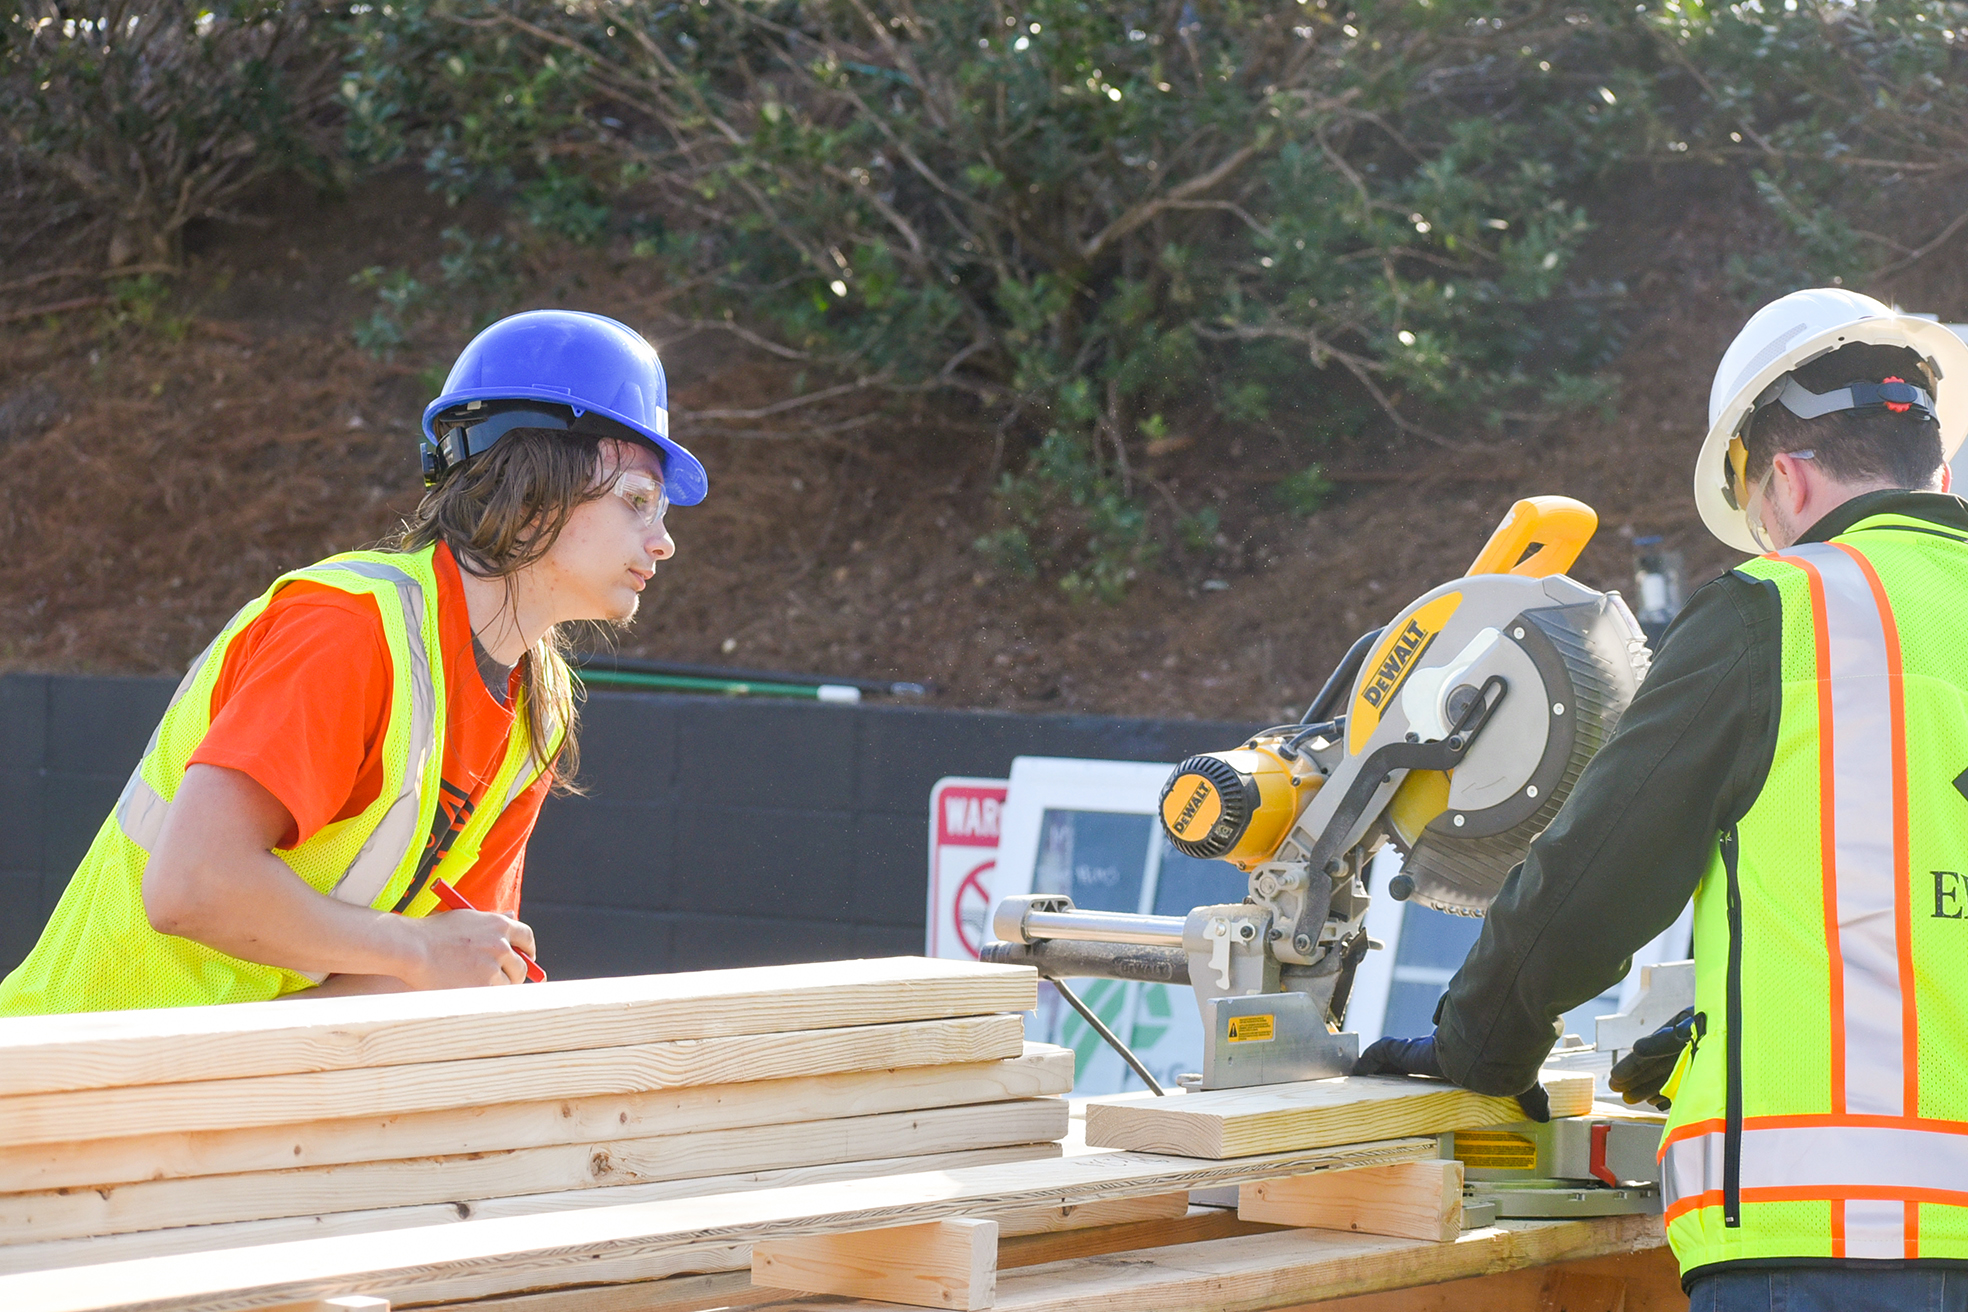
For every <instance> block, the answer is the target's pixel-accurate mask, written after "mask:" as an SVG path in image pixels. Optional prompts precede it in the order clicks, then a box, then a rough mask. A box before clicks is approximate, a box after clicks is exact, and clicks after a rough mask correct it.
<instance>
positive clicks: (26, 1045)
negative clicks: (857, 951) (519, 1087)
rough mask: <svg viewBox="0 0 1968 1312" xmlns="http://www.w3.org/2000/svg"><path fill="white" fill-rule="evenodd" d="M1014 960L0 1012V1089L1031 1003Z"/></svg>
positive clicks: (869, 1020)
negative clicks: (59, 1012) (71, 1011)
mask: <svg viewBox="0 0 1968 1312" xmlns="http://www.w3.org/2000/svg"><path fill="white" fill-rule="evenodd" d="M1037 1005H1038V973H1037V972H1036V971H1034V970H1032V969H1031V968H1030V967H1026V966H991V965H984V964H981V963H978V962H970V961H939V960H932V959H929V958H924V957H888V958H881V959H876V960H868V961H832V962H823V963H818V964H813V965H797V966H757V967H749V968H745V969H740V970H706V971H694V972H687V973H681V974H674V975H635V976H628V977H624V978H615V979H588V980H561V981H554V982H551V983H547V984H529V985H526V986H525V987H523V988H508V989H446V990H439V991H433V992H419V993H397V994H388V995H383V996H376V997H355V998H297V999H290V1000H284V1001H280V1002H248V1003H238V1004H235V1005H233V1006H229V1007H170V1008H162V1009H158V1010H150V1011H105V1012H89V1013H85V1014H81V1015H65V1016H23V1017H13V1018H8V1019H4V1020H0V1095H11V1094H31V1093H55V1092H62V1091H67V1090H75V1089H103V1088H111V1087H115V1086H121V1085H137V1084H163V1083H170V1082H177V1081H187V1080H216V1079H240V1078H245V1077H249V1076H266V1075H286V1074H291V1073H295V1072H301V1071H331V1070H349V1069H355V1068H361V1067H376V1066H410V1065H421V1064H426V1063H430V1062H437V1061H464V1060H469V1059H472V1058H478V1057H502V1056H510V1055H513V1054H516V1053H542V1052H567V1051H572V1050H574V1049H579V1048H610V1047H626V1046H628V1045H631V1044H643V1043H653V1042H658V1041H662V1040H674V1039H710V1038H719V1037H724V1036H730V1035H745V1034H778V1033H784V1032H786V1031H789V1030H809V1029H830V1028H835V1027H840V1026H848V1025H879V1024H889V1023H893V1022H897V1021H916V1020H937V1019H943V1018H947V1017H952V1016H981V1015H988V1014H991V1013H993V1012H1015V1011H1030V1010H1031V1009H1032V1008H1033V1007H1035V1006H1037Z"/></svg>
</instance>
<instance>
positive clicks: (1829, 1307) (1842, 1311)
mask: <svg viewBox="0 0 1968 1312" xmlns="http://www.w3.org/2000/svg"><path fill="white" fill-rule="evenodd" d="M1688 1309H1689V1312H1968V1271H1948V1270H1937V1269H1934V1268H1931V1267H1930V1268H1926V1269H1914V1270H1905V1271H1892V1270H1877V1271H1872V1270H1866V1269H1865V1268H1862V1267H1860V1268H1853V1267H1802V1266H1800V1267H1780V1268H1771V1269H1768V1270H1763V1271H1719V1272H1717V1273H1716V1274H1714V1275H1712V1276H1703V1277H1701V1278H1700V1279H1698V1280H1696V1281H1695V1283H1694V1285H1693V1287H1692V1288H1690V1289H1689V1291H1688Z"/></svg>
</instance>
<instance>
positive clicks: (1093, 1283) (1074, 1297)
mask: <svg viewBox="0 0 1968 1312" xmlns="http://www.w3.org/2000/svg"><path fill="white" fill-rule="evenodd" d="M1665 1243H1666V1237H1665V1235H1664V1234H1663V1233H1662V1230H1661V1219H1660V1217H1659V1216H1607V1217H1594V1218H1592V1219H1590V1220H1578V1221H1512V1222H1507V1223H1505V1224H1504V1225H1502V1226H1498V1227H1493V1228H1489V1229H1484V1230H1472V1231H1470V1232H1468V1233H1467V1234H1465V1235H1463V1236H1462V1237H1461V1238H1460V1239H1457V1240H1456V1241H1455V1242H1454V1243H1449V1244H1437V1243H1431V1242H1429V1241H1428V1240H1417V1239H1392V1238H1382V1237H1378V1236H1374V1235H1349V1234H1336V1233H1333V1232H1331V1231H1325V1230H1289V1231H1272V1232H1270V1233H1266V1234H1260V1235H1246V1236H1242V1237H1239V1238H1234V1239H1215V1240H1206V1241H1204V1242H1201V1243H1195V1244H1184V1245H1182V1246H1181V1247H1179V1248H1162V1249H1136V1250H1134V1251H1131V1252H1125V1253H1113V1254H1110V1255H1107V1256H1104V1257H1088V1258H1079V1259H1075V1260H1073V1261H1069V1262H1054V1263H1049V1264H1047V1265H1045V1266H1033V1267H1025V1268H1023V1269H1021V1270H1017V1271H1011V1270H1000V1271H999V1272H998V1298H997V1302H996V1304H995V1307H996V1308H997V1309H998V1312H1087V1309H1089V1308H1116V1309H1120V1308H1126V1309H1135V1308H1152V1309H1154V1312H1253V1310H1254V1309H1259V1308H1293V1309H1302V1312H1314V1308H1316V1307H1317V1306H1319V1305H1322V1304H1323V1303H1324V1302H1325V1300H1327V1299H1338V1298H1348V1297H1352V1296H1354V1295H1359V1294H1370V1293H1377V1292H1380V1291H1383V1290H1392V1289H1402V1290H1411V1289H1412V1287H1413V1286H1417V1285H1430V1284H1434V1283H1436V1282H1438V1281H1448V1280H1460V1279H1464V1278H1467V1277H1470V1276H1480V1275H1489V1274H1491V1273H1493V1272H1499V1271H1513V1270H1520V1269H1523V1268H1526V1267H1536V1266H1543V1265H1546V1264H1549V1263H1553V1262H1563V1261H1567V1260H1570V1259H1575V1258H1588V1257H1599V1256H1602V1255H1608V1254H1614V1253H1630V1252H1637V1251H1641V1250H1645V1249H1658V1248H1660V1247H1661V1246H1663V1245H1664V1244H1665ZM1413 1292H1414V1293H1417V1294H1425V1292H1426V1291H1421V1290H1413ZM1419 1301H1420V1300H1419V1299H1417V1300H1416V1302H1419ZM1307 1303H1310V1304H1313V1305H1314V1308H1304V1307H1303V1305H1304V1304H1307ZM1428 1305H1429V1306H1431V1307H1432V1306H1436V1304H1434V1303H1433V1302H1430V1303H1429V1304H1428ZM1395 1306H1398V1307H1402V1308H1406V1307H1408V1306H1411V1304H1409V1303H1408V1302H1407V1301H1406V1300H1405V1299H1404V1300H1402V1301H1400V1302H1398V1303H1393V1304H1391V1305H1390V1309H1389V1312H1391V1308H1392V1307H1395ZM1445 1306H1448V1307H1452V1308H1456V1309H1463V1308H1465V1307H1467V1306H1468V1305H1466V1304H1463V1303H1448V1304H1445ZM1497 1306H1509V1307H1511V1308H1512V1309H1513V1310H1514V1309H1523V1312H1530V1309H1532V1308H1535V1307H1538V1306H1539V1305H1538V1304H1537V1303H1512V1304H1507V1305H1497ZM1588 1306H1589V1305H1588ZM1679 1306H1680V1307H1682V1308H1684V1309H1685V1308H1686V1307H1687V1303H1686V1301H1685V1299H1684V1300H1683V1301H1682V1302H1681V1303H1680V1304H1679ZM749 1307H750V1308H752V1309H753V1312H794V1310H795V1309H798V1312H816V1310H815V1309H814V1308H813V1307H812V1305H810V1304H809V1305H807V1306H806V1307H803V1308H802V1307H801V1305H800V1304H798V1303H797V1302H793V1301H791V1300H787V1301H783V1302H778V1303H757V1304H751V1305H749ZM826 1307H827V1312H881V1308H880V1305H879V1304H875V1303H867V1302H860V1301H855V1302H840V1301H835V1302H831V1303H829V1304H827V1305H826Z"/></svg>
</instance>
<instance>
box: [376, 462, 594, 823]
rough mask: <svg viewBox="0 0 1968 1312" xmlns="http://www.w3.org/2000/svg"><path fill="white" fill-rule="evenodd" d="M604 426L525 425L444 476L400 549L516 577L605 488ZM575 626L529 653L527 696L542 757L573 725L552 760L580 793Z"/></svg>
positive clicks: (547, 636) (402, 536)
mask: <svg viewBox="0 0 1968 1312" xmlns="http://www.w3.org/2000/svg"><path fill="white" fill-rule="evenodd" d="M605 440H606V439H605V438H604V437H602V436H601V435H599V434H595V433H580V432H567V431H556V430H553V429H546V428H515V429H513V430H512V431H511V432H509V433H507V434H506V435H505V436H504V437H501V438H500V439H499V441H498V443H497V444H496V445H494V446H493V447H492V448H491V449H490V450H489V451H486V452H484V453H482V454H480V455H478V456H476V457H474V458H473V459H471V460H470V461H468V462H466V463H465V464H464V465H462V466H458V467H454V468H452V469H450V470H448V471H446V473H445V474H444V475H443V477H442V478H441V479H440V480H439V482H438V484H437V486H436V487H433V488H432V489H431V490H430V491H429V492H427V493H425V494H424V499H423V500H422V501H421V502H419V503H418V505H417V509H416V511H415V512H414V513H413V514H412V515H411V516H410V518H409V519H408V520H406V521H405V522H404V525H403V529H402V531H401V532H400V533H399V534H397V536H396V539H395V541H394V542H392V543H391V544H390V549H391V550H395V551H421V550H423V549H424V548H425V547H428V546H431V545H433V544H434V543H438V542H442V543H444V544H445V545H446V546H447V547H449V548H450V549H451V554H452V556H453V557H454V558H455V559H456V560H457V562H458V568H459V569H462V570H468V571H470V572H471V573H472V574H474V575H476V576H477V577H479V578H482V579H505V580H508V581H510V580H511V579H512V577H513V576H514V575H516V574H518V573H519V572H520V571H521V570H523V569H525V568H526V567H527V566H529V565H532V564H534V563H536V562H538V561H539V560H540V559H541V557H543V556H545V555H546V554H547V552H549V551H550V550H552V549H553V544H554V542H555V540H556V539H558V538H559V537H560V535H561V533H562V531H564V530H565V529H566V527H567V521H568V520H569V519H570V518H572V516H573V514H574V512H575V510H577V509H578V508H580V507H581V506H582V505H584V504H586V503H587V502H589V501H593V500H595V499H597V498H598V497H601V496H602V495H604V494H605V493H606V491H607V484H606V482H605V481H604V479H603V474H604V472H605V471H603V470H602V468H601V465H602V460H603V450H602V442H603V441H605ZM565 627H566V626H565V625H560V624H556V625H554V626H553V627H551V628H549V629H548V630H547V631H546V632H545V633H544V634H542V635H541V636H540V640H539V641H538V642H536V643H534V644H533V646H532V647H531V648H530V649H529V650H528V651H527V653H526V655H525V656H524V657H522V658H521V669H520V696H521V697H522V698H523V699H524V700H525V703H526V711H527V716H526V718H527V723H528V727H529V730H530V732H531V734H532V747H533V754H534V756H535V757H537V758H538V759H540V760H542V761H546V760H548V759H549V758H548V751H549V750H550V748H551V746H552V726H553V725H554V724H555V723H559V724H563V725H565V726H566V727H567V734H566V737H565V738H564V739H563V740H562V741H561V747H560V753H559V755H558V756H557V757H555V758H554V759H553V760H552V762H551V764H552V765H553V771H554V782H553V788H554V791H556V792H576V791H578V789H577V787H576V786H575V782H574V779H575V775H576V774H577V773H578V772H579V770H580V761H581V753H580V747H579V745H578V743H577V741H576V735H575V728H576V725H577V722H578V719H579V716H578V712H577V709H576V705H575V694H576V689H577V686H578V685H577V684H576V681H575V679H574V673H573V671H572V670H571V669H570V668H569V667H568V664H567V651H568V639H567V635H566V634H565V633H564V632H562V630H563V629H564V628H565Z"/></svg>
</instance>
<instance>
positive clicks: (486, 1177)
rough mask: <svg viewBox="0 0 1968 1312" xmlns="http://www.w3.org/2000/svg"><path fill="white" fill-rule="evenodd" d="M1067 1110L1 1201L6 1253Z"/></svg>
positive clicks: (905, 1135) (813, 1157) (906, 1137)
mask: <svg viewBox="0 0 1968 1312" xmlns="http://www.w3.org/2000/svg"><path fill="white" fill-rule="evenodd" d="M1065 1132H1066V1102H1065V1100H1064V1099H1062V1098H1027V1099H1020V1100H1018V1101H1016V1102H1000V1103H985V1104H981V1105H978V1106H972V1107H940V1108H933V1109H930V1110H927V1111H906V1112H889V1113H886V1114H884V1115H879V1116H850V1117H842V1118H839V1119H836V1120H827V1121H803V1122H797V1123H793V1124H783V1125H756V1126H749V1127H746V1128H744V1129H736V1130H706V1131H702V1132H699V1133H697V1134H675V1135H661V1136H657V1137H655V1138H648V1139H617V1140H613V1141H611V1142H607V1143H598V1144H566V1145H554V1146H550V1147H545V1148H516V1149H512V1150H510V1151H507V1152H497V1153H476V1154H472V1155H469V1156H462V1157H426V1158H414V1159H410V1160H407V1161H389V1162H355V1163H350V1164H348V1165H345V1166H320V1167H311V1168H306V1169H302V1170H294V1171H258V1172H254V1173H252V1174H248V1175H213V1176H196V1177H192V1178H190V1179H184V1180H153V1181H146V1182H144V1183H141V1184H125V1185H112V1186H108V1187H105V1188H99V1189H63V1190H55V1191H51V1192H44V1193H32V1194H8V1195H4V1196H0V1244H12V1243H23V1242H28V1241H33V1240H49V1239H75V1238H81V1237H84V1236H88V1235H110V1234H123V1233H127V1232H129V1231H133V1230H156V1229H161V1228H163V1227H165V1226H183V1225H209V1224H214V1223H219V1222H227V1221H251V1220H260V1219H263V1218H268V1217H281V1216H306V1215H310V1214H313V1213H320V1212H345V1211H354V1210H356V1209H358V1208H383V1207H411V1206H416V1205H418V1204H423V1203H450V1204H453V1205H455V1204H457V1203H461V1202H466V1201H470V1200H474V1199H481V1198H496V1197H500V1196H504V1195H511V1194H535V1193H547V1192H552V1191H557V1190H568V1189H588V1188H597V1187H601V1186H607V1185H629V1184H644V1183H649V1182H652V1181H660V1180H683V1179H689V1178H692V1177H704V1176H714V1175H727V1174H730V1173H732V1172H735V1171H761V1170H772V1169H776V1168H780V1167H788V1166H815V1165H820V1164H823V1163H827V1162H851V1161H858V1160H863V1159H866V1158H871V1157H883V1156H889V1157H893V1156H915V1155H918V1154H923V1153H944V1152H961V1151H964V1150H967V1149H973V1148H996V1147H1002V1146H1004V1145H1007V1144H1020V1143H1045V1142H1050V1141H1054V1140H1057V1139H1058V1138H1059V1137H1060V1136H1061V1135H1063V1134H1064V1133H1065Z"/></svg>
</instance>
